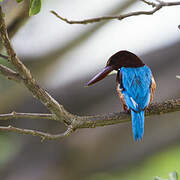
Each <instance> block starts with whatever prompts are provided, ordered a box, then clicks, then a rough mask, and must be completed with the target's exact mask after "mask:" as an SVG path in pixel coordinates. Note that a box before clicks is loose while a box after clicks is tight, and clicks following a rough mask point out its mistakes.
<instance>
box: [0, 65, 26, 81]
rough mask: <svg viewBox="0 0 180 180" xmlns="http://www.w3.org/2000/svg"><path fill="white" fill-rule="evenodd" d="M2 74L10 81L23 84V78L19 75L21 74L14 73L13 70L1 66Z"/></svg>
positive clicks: (0, 72) (0, 71)
mask: <svg viewBox="0 0 180 180" xmlns="http://www.w3.org/2000/svg"><path fill="white" fill-rule="evenodd" d="M0 74H2V75H4V76H5V77H7V78H8V79H10V80H14V81H17V82H22V80H23V78H22V77H21V76H20V75H19V73H17V72H15V71H13V70H12V69H10V68H8V67H6V66H4V65H2V64H0Z"/></svg>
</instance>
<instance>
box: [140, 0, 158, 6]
mask: <svg viewBox="0 0 180 180" xmlns="http://www.w3.org/2000/svg"><path fill="white" fill-rule="evenodd" d="M140 1H142V2H144V3H146V4H147V5H150V6H152V7H155V6H156V4H155V3H153V2H150V1H146V0H140Z"/></svg>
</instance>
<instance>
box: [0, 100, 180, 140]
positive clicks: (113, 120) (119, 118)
mask: <svg viewBox="0 0 180 180" xmlns="http://www.w3.org/2000/svg"><path fill="white" fill-rule="evenodd" d="M175 111H180V99H176V100H169V101H165V102H162V103H155V104H152V105H150V106H149V107H148V108H147V109H146V112H145V113H146V116H150V115H159V114H164V113H170V112H175ZM11 114H15V116H14V115H11ZM11 114H5V115H3V114H2V115H0V119H3V120H9V119H11V118H13V117H14V118H31V119H35V118H41V119H52V120H54V117H53V116H52V115H50V114H36V113H35V114H34V113H32V114H31V113H15V112H13V113H11ZM129 121H130V114H127V113H125V112H120V113H110V114H105V115H104V114H103V115H95V116H76V115H74V116H73V121H72V124H71V125H69V126H68V129H67V131H65V132H64V133H62V134H56V135H52V134H49V133H44V132H41V131H36V130H29V129H20V128H16V127H12V126H8V127H0V131H8V132H15V133H18V134H29V135H33V136H40V137H41V138H42V139H43V140H45V139H49V140H57V139H60V138H63V137H66V136H69V135H70V134H71V133H72V132H73V131H75V130H77V129H81V128H95V127H100V126H108V125H114V124H119V123H124V122H129Z"/></svg>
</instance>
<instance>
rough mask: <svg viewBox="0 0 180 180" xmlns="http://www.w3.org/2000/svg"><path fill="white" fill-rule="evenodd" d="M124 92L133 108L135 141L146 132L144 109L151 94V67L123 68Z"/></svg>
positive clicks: (126, 100) (129, 105)
mask: <svg viewBox="0 0 180 180" xmlns="http://www.w3.org/2000/svg"><path fill="white" fill-rule="evenodd" d="M120 72H121V75H122V82H121V83H122V84H121V86H122V87H123V90H122V94H124V99H125V102H126V105H127V107H128V109H130V110H131V116H132V128H133V135H134V139H135V141H137V140H140V139H142V137H143V133H144V109H145V108H146V106H147V105H148V104H149V101H150V96H151V91H150V87H151V79H152V73H151V70H150V68H149V67H147V66H143V67H138V68H124V67H123V68H121V69H120Z"/></svg>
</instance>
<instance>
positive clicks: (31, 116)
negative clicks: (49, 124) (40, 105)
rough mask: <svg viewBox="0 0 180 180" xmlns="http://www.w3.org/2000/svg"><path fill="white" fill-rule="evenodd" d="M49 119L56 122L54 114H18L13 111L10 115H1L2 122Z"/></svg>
mask: <svg viewBox="0 0 180 180" xmlns="http://www.w3.org/2000/svg"><path fill="white" fill-rule="evenodd" d="M19 118H24V119H49V120H56V119H55V117H54V115H53V114H43V113H18V112H15V111H13V112H12V113H9V114H0V120H11V119H19Z"/></svg>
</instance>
